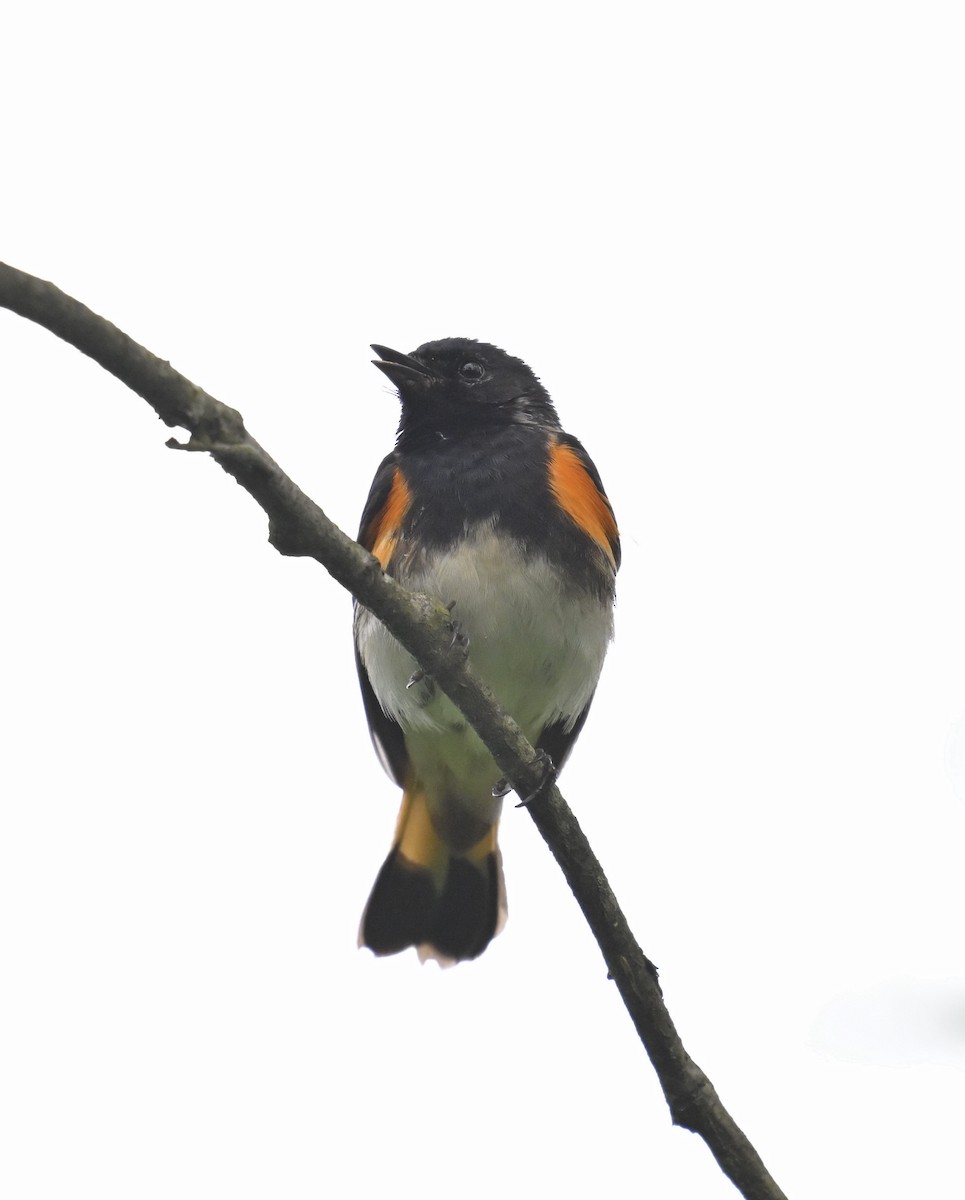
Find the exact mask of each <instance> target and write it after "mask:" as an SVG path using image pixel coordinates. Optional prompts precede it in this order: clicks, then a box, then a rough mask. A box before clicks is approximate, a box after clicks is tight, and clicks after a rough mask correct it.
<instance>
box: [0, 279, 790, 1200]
mask: <svg viewBox="0 0 965 1200" xmlns="http://www.w3.org/2000/svg"><path fill="white" fill-rule="evenodd" d="M0 305H2V306H4V307H6V308H9V309H11V310H12V311H14V312H16V313H19V314H20V315H21V316H23V317H27V318H28V319H29V320H31V321H35V322H36V323H37V324H39V325H42V326H44V327H45V328H46V329H49V330H50V331H51V332H52V333H55V334H57V336H58V337H61V338H63V339H64V340H65V341H67V342H69V343H70V344H71V345H72V346H76V347H77V349H78V350H81V351H82V352H83V353H84V354H87V355H89V356H90V357H91V358H93V359H94V360H95V361H96V362H98V363H100V365H101V366H102V367H104V369H105V370H107V371H110V372H111V374H112V375H115V376H117V378H118V379H120V380H121V381H122V382H124V383H126V384H127V385H128V387H130V388H132V389H133V390H134V391H135V392H137V393H138V395H140V396H143V398H144V399H145V400H147V402H148V403H149V404H150V405H151V406H152V407H153V408H154V409H155V411H156V412H157V414H158V416H160V418H161V419H162V420H163V421H164V422H165V423H166V424H167V425H170V426H172V427H182V428H184V429H186V430H188V432H189V433H190V435H191V436H190V440H189V441H188V442H187V443H186V445H184V446H183V447H182V446H181V444H180V443H178V442H176V441H174V440H172V441H169V442H168V445H170V446H172V447H175V448H183V449H187V450H200V451H206V452H207V453H209V454H210V455H211V457H212V458H213V459H215V461H216V462H218V463H219V464H220V465H221V466H222V467H223V468H224V470H225V471H227V472H228V474H230V475H231V476H233V477H234V478H235V479H236V480H237V481H238V483H240V484H241V486H242V487H243V488H245V489H246V490H247V491H248V492H249V493H250V494H251V495H252V496H253V497H254V498H255V500H257V502H258V503H259V504H260V505H261V507H262V508H263V509H264V510H265V512H266V513H267V514H268V519H269V540H270V541H271V543H272V545H273V546H275V548H276V549H277V550H278V551H279V552H280V553H281V554H287V555H298V556H306V557H310V558H314V559H316V560H317V561H318V562H319V563H321V564H322V565H323V566H324V567H325V568H326V570H328V571H329V572H330V574H331V575H332V576H333V577H334V578H335V579H337V580H338V582H339V583H341V584H342V585H343V587H346V588H347V589H348V590H349V591H350V592H351V593H352V594H353V595H354V596H355V597H356V599H357V600H358V601H359V603H360V604H363V605H364V606H365V607H366V608H368V609H370V610H371V611H372V612H373V613H375V615H376V616H377V617H378V618H379V619H380V620H381V621H382V622H383V623H384V624H385V625H386V627H387V628H388V629H389V630H390V631H391V632H392V634H393V635H394V636H395V637H396V638H397V639H398V640H399V641H400V642H401V643H402V645H403V646H404V647H405V648H406V649H407V650H408V651H409V653H410V654H412V656H413V657H414V658H415V659H416V660H417V661H418V662H419V664H420V665H421V667H422V668H423V669H424V670H425V671H426V673H428V674H430V675H431V676H432V677H433V679H434V681H435V682H436V684H437V685H438V686H439V687H441V688H442V690H443V691H444V692H445V693H446V695H447V696H449V698H450V699H451V700H452V701H453V703H454V704H455V705H456V706H457V707H458V708H459V709H460V711H461V712H462V713H463V714H464V715H465V716H466V718H467V719H468V721H469V723H470V724H471V725H472V727H473V728H474V729H475V730H476V732H477V733H478V734H479V736H480V737H481V738H482V740H483V742H484V743H485V745H486V747H487V748H488V749H489V751H490V753H491V754H492V756H493V758H494V759H495V761H496V763H497V765H498V767H499V769H500V771H502V773H503V774H504V775H505V776H506V778H507V779H508V780H509V782H510V783H511V784H512V786H513V789H514V790H515V791H516V793H517V794H518V795H520V796H534V799H533V800H532V801H531V802H530V803H529V804H528V805H527V807H528V809H529V812H530V815H531V816H532V818H533V820H534V821H535V823H536V826H537V828H538V829H539V831H540V833H541V834H542V836H543V838H544V839H545V841H546V843H547V845H548V846H549V848H550V850H551V851H552V853H553V855H554V857H555V858H556V860H557V862H558V863H559V865H560V867H561V869H562V871H563V874H564V875H565V876H566V880H567V882H568V883H569V885H570V887H571V888H572V890H573V894H574V895H575V896H576V899H577V902H578V903H579V905H580V908H581V909H582V910H583V913H584V916H585V917H586V920H587V922H588V923H589V925H590V928H591V929H592V931H593V935H594V937H595V938H596V940H597V942H598V944H599V946H600V949H601V951H602V953H603V958H604V960H605V962H606V965H607V969H608V971H609V974H610V976H611V977H612V978H613V980H614V981H615V982H616V985H617V987H618V988H619V991H620V995H621V996H622V998H623V1002H624V1004H625V1005H626V1007H627V1010H628V1012H629V1013H630V1017H631V1019H632V1020H633V1024H634V1026H635V1027H636V1030H637V1033H638V1034H639V1036H640V1040H641V1041H642V1042H643V1044H644V1046H645V1048H646V1050H647V1053H648V1055H649V1056H650V1060H651V1062H652V1063H653V1066H654V1068H655V1070H656V1072H657V1076H658V1078H659V1080H660V1084H661V1087H662V1088H663V1091H664V1095H665V1096H666V1099H667V1103H668V1105H669V1107H670V1112H671V1116H672V1118H673V1120H674V1123H675V1124H677V1125H681V1126H683V1127H684V1128H686V1129H691V1130H693V1131H694V1132H695V1133H699V1134H700V1136H701V1137H702V1138H703V1139H704V1140H705V1141H706V1143H707V1145H708V1146H709V1147H710V1150H711V1152H712V1153H713V1155H714V1157H715V1158H716V1159H717V1162H718V1163H719V1164H720V1167H721V1169H722V1170H723V1171H724V1173H725V1174H726V1175H727V1176H728V1178H730V1179H731V1180H732V1182H733V1183H734V1184H735V1186H736V1187H737V1189H738V1190H739V1191H740V1193H741V1195H743V1196H745V1197H747V1200H784V1193H783V1192H782V1191H781V1190H780V1188H779V1187H778V1186H777V1184H776V1183H775V1182H774V1180H773V1179H772V1178H771V1176H770V1175H769V1174H768V1172H767V1170H766V1168H765V1167H764V1164H763V1163H762V1162H761V1159H760V1157H759V1156H758V1154H757V1151H756V1150H755V1149H754V1147H753V1146H752V1145H751V1143H750V1142H749V1141H748V1139H747V1138H746V1137H745V1136H744V1134H743V1133H742V1132H741V1130H740V1129H739V1128H738V1127H737V1125H736V1123H735V1122H734V1120H733V1118H732V1117H731V1116H730V1114H729V1113H728V1112H727V1110H726V1109H725V1108H724V1106H723V1105H722V1104H721V1102H720V1100H719V1098H718V1096H717V1093H716V1091H715V1090H714V1088H713V1086H712V1084H711V1082H710V1080H709V1079H708V1078H707V1076H706V1075H705V1074H704V1073H703V1071H701V1069H700V1068H699V1067H698V1066H697V1065H696V1063H694V1061H693V1060H692V1059H691V1058H690V1056H689V1055H688V1054H687V1052H686V1050H685V1049H684V1047H683V1044H682V1042H681V1041H680V1038H679V1036H678V1034H677V1031H676V1029H675V1028H674V1025H673V1022H672V1021H671V1019H670V1014H669V1012H668V1011H667V1007H666V1005H665V1004H664V1002H663V998H662V996H661V993H660V987H659V985H658V983H657V979H656V971H655V970H654V968H653V967H652V965H651V964H650V962H649V960H648V959H647V958H646V956H645V955H644V953H643V951H642V950H641V949H640V947H639V946H638V945H637V942H636V940H635V939H634V937H633V934H632V933H631V932H630V928H629V926H628V924H627V921H626V917H625V916H624V915H623V912H622V910H621V909H620V906H619V904H618V903H617V900H616V897H615V896H614V894H613V892H612V890H611V888H610V885H609V883H608V882H607V879H606V876H605V875H604V873H603V868H602V867H601V866H600V863H599V861H598V860H597V858H596V855H595V854H594V853H593V851H592V849H591V848H590V844H589V842H588V841H587V840H586V837H585V836H584V834H583V831H582V830H581V829H580V826H579V824H578V822H577V820H576V817H575V816H574V815H573V812H572V810H571V809H570V807H569V806H568V805H567V803H566V801H565V800H564V799H563V797H562V796H561V795H560V792H559V789H558V788H557V787H556V786H555V785H547V784H546V779H545V767H544V763H543V760H542V758H541V757H540V756H539V755H538V754H537V753H536V751H535V750H534V749H533V747H532V746H531V745H530V744H529V743H528V742H527V741H526V739H525V738H524V737H523V735H522V734H521V732H520V730H519V728H518V726H517V725H516V724H515V722H514V721H513V720H512V719H511V718H510V717H508V716H507V715H506V714H505V713H503V712H502V711H501V710H500V709H499V707H498V706H497V705H496V703H495V701H494V700H493V697H492V694H491V693H490V692H489V691H488V689H487V688H486V687H485V686H483V685H482V684H481V683H480V682H479V681H478V680H477V679H476V678H475V677H474V676H473V674H472V672H471V670H470V667H469V663H468V661H467V655H466V652H465V649H464V648H463V647H462V646H461V645H460V644H459V642H458V641H456V643H455V644H454V642H453V638H452V625H451V620H452V618H451V616H450V614H449V612H448V611H447V610H446V609H445V608H444V607H443V605H442V604H440V603H439V602H438V601H437V600H433V599H431V598H429V597H427V596H421V595H417V594H413V593H410V592H407V591H405V589H404V588H402V587H400V586H399V584H397V583H396V582H395V581H394V580H392V579H390V578H389V577H388V576H386V575H384V574H383V573H382V570H381V568H380V567H379V564H378V562H377V561H376V560H375V559H374V558H373V557H372V556H371V555H370V554H368V553H367V552H366V551H365V550H363V549H362V547H361V546H359V545H358V544H357V543H356V542H354V541H353V540H352V539H351V538H350V537H348V536H347V535H346V534H344V533H343V532H342V531H341V530H340V529H338V528H337V527H336V526H335V525H333V524H332V522H331V521H330V520H329V519H328V518H327V517H326V516H325V514H324V513H323V512H322V510H321V509H320V508H319V507H318V505H317V504H315V503H314V501H312V500H311V499H309V497H308V496H306V495H305V493H304V492H302V491H301V490H300V489H299V488H298V487H297V486H296V485H295V484H294V483H293V482H292V481H291V480H290V479H289V478H288V476H287V475H285V474H284V472H283V471H282V470H281V468H280V467H279V466H278V464H277V463H275V462H274V460H273V459H272V458H270V457H269V455H268V454H267V453H266V452H265V451H264V450H263V449H262V448H261V446H259V445H258V443H257V442H256V441H255V440H254V438H252V437H251V435H250V434H249V433H248V431H247V430H246V429H245V426H244V422H243V420H242V418H241V416H240V414H239V413H238V412H236V411H235V410H234V409H232V408H229V407H228V406H227V405H224V404H222V403H220V402H219V401H218V400H215V399H214V397H212V396H209V395H208V393H207V392H205V391H203V390H202V389H201V388H199V387H196V386H195V385H194V384H193V383H191V381H190V380H188V379H185V377H184V376H183V375H181V374H179V373H178V372H177V371H175V370H174V368H173V367H172V366H171V365H170V363H167V362H164V361H162V360H161V359H159V358H156V357H155V356H154V355H153V354H151V353H150V352H149V351H148V350H145V349H144V347H142V346H139V345H138V344H137V343H136V342H134V341H133V340H132V339H131V338H129V337H128V336H127V334H125V333H123V332H122V331H121V330H119V329H117V328H116V327H115V326H114V325H111V324H110V322H108V321H106V320H104V318H103V317H100V316H98V315H97V314H96V313H93V312H91V310H90V309H88V308H85V307H84V305H82V304H80V303H79V302H78V301H76V300H73V299H72V298H71V297H70V296H67V295H65V294H64V293H63V292H61V291H60V290H59V289H58V288H56V287H54V285H53V284H51V283H46V282H44V281H43V280H40V279H36V278H35V277H34V276H32V275H27V274H25V273H24V272H22V271H17V270H15V269H14V268H12V267H8V266H6V265H4V264H2V263H0ZM544 785H545V786H544Z"/></svg>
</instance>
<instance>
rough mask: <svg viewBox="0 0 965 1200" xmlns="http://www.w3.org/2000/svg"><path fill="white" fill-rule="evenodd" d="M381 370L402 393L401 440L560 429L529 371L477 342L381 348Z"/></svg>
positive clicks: (543, 391) (448, 340)
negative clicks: (518, 427) (515, 427)
mask: <svg viewBox="0 0 965 1200" xmlns="http://www.w3.org/2000/svg"><path fill="white" fill-rule="evenodd" d="M372 349H373V350H374V351H375V352H376V354H378V356H379V357H378V358H377V359H375V360H374V361H375V365H376V366H377V367H378V368H379V370H380V371H384V372H385V374H386V375H388V377H389V379H391V380H392V382H393V383H394V384H395V386H396V387H397V388H398V389H399V399H400V400H401V402H402V419H401V421H400V423H399V436H400V437H402V436H405V435H412V434H417V433H427V432H434V433H443V434H446V435H453V434H456V433H458V432H460V431H463V430H478V429H485V428H487V427H489V428H491V427H493V426H497V425H512V424H524V425H540V426H543V427H547V428H557V427H558V426H559V420H558V418H557V416H556V411H555V409H554V408H553V402H552V400H550V398H549V393H548V392H547V391H546V389H545V388H544V387H543V385H542V384H541V383H540V381H539V380H538V379H537V378H536V376H535V375H534V374H533V372H532V371H531V370H530V369H529V367H528V366H527V365H526V364H525V363H524V362H523V361H522V359H519V358H513V357H512V355H509V354H507V353H506V352H505V351H504V350H500V349H499V348H498V347H497V346H490V345H487V344H486V342H476V341H473V340H472V339H471V338H443V340H442V341H439V342H426V343H425V345H424V346H420V347H419V349H418V350H415V351H413V352H412V354H400V353H399V351H398V350H390V349H389V348H388V347H387V346H375V345H373V347H372Z"/></svg>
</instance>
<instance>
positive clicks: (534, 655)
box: [357, 527, 613, 801]
mask: <svg viewBox="0 0 965 1200" xmlns="http://www.w3.org/2000/svg"><path fill="white" fill-rule="evenodd" d="M400 578H401V581H402V582H403V583H404V584H405V585H406V587H408V588H410V589H412V590H413V591H421V592H426V593H428V594H429V595H432V596H435V597H437V598H438V599H439V600H441V601H442V602H443V603H444V604H449V603H451V602H453V601H454V602H455V604H454V606H453V610H452V615H453V619H454V620H456V621H458V622H459V624H460V626H461V629H462V631H463V632H464V633H465V634H466V635H467V636H468V638H469V662H470V665H471V667H472V669H473V670H474V671H475V672H476V674H477V675H479V677H480V678H481V679H482V680H484V682H485V683H487V684H488V685H489V687H490V688H492V690H493V693H494V694H495V696H496V698H497V700H498V701H499V702H500V704H501V705H502V706H503V707H504V708H505V709H506V710H507V711H508V712H509V713H510V714H511V715H512V716H513V717H514V718H515V720H516V721H517V722H518V724H519V725H520V726H521V728H522V730H523V732H524V733H525V734H526V736H527V737H528V738H529V739H530V740H531V741H535V740H536V739H537V738H538V737H539V735H540V734H541V733H542V731H543V729H544V728H545V727H546V726H547V725H549V724H551V723H552V722H555V721H559V720H561V719H562V720H565V721H566V722H567V724H568V725H570V726H572V724H573V723H574V722H575V721H576V718H577V717H578V716H579V714H580V713H581V712H582V710H583V709H584V708H585V707H586V705H587V703H588V702H589V699H590V697H591V695H592V694H593V689H594V688H595V687H596V683H597V680H598V678H599V675H600V669H601V667H602V665H603V658H604V655H605V653H606V648H607V644H608V643H609V641H610V639H611V637H612V636H613V613H612V609H611V607H610V606H609V605H605V604H601V603H600V601H599V599H598V598H596V597H594V596H590V595H587V594H585V593H583V592H582V591H577V592H575V593H573V594H569V595H565V594H564V593H563V588H562V586H561V582H562V581H561V579H560V576H559V575H558V573H557V572H556V571H555V570H554V569H553V568H552V567H551V566H550V564H549V563H548V562H547V561H546V559H544V558H542V557H534V556H532V555H528V554H526V553H524V552H523V550H522V549H521V548H520V547H519V545H518V544H517V543H516V542H515V541H513V540H512V539H510V538H507V537H504V536H500V535H499V534H497V533H496V532H494V531H493V530H492V529H490V528H489V527H485V528H480V529H477V530H476V531H475V534H474V535H472V536H470V537H469V538H468V539H467V540H466V541H464V542H463V543H462V544H461V545H460V546H458V547H457V548H456V549H455V550H453V551H452V552H451V553H449V554H447V555H445V556H440V557H439V558H438V559H437V560H436V561H435V562H434V563H433V564H432V566H431V568H426V569H423V570H418V571H413V572H411V573H405V572H404V571H400ZM357 636H358V643H359V651H360V654H361V657H362V661H363V663H364V664H365V669H366V671H367V672H368V675H369V679H370V680H371V682H372V687H373V689H374V691H375V694H376V696H377V697H378V699H379V703H380V704H381V705H382V707H383V709H384V710H385V712H386V713H387V714H388V715H389V716H390V717H392V718H393V719H394V720H396V721H398V723H399V724H400V725H401V726H402V728H403V729H404V730H405V733H406V746H407V749H408V751H409V755H410V758H411V759H412V762H413V766H414V767H415V768H416V770H417V772H418V774H419V776H420V778H422V779H423V780H424V782H425V783H426V784H427V785H429V786H430V787H432V786H433V782H434V780H433V778H432V777H433V776H435V777H436V778H435V782H436V783H437V784H438V786H440V787H445V788H446V790H449V789H451V788H453V787H454V788H456V789H457V790H458V791H459V792H460V793H461V794H462V795H463V796H464V797H465V799H469V798H470V797H469V794H470V793H472V794H473V796H475V797H478V798H479V801H482V798H483V797H484V796H485V795H486V794H487V793H488V792H489V791H490V790H491V788H492V785H493V783H494V782H495V780H496V778H497V777H498V774H499V772H498V771H497V770H496V767H495V764H494V763H493V761H492V759H491V758H490V757H489V754H488V753H487V751H486V750H485V748H484V747H483V746H482V744H481V743H480V742H479V740H478V738H477V737H476V735H475V734H474V733H473V732H472V730H470V729H468V728H467V727H466V724H465V720H464V718H463V717H462V716H461V714H460V713H459V712H458V711H457V709H456V708H455V706H454V705H453V704H452V702H451V701H450V700H448V699H447V698H446V697H445V696H444V695H443V694H442V692H441V691H439V689H438V688H435V687H434V686H433V685H432V684H431V681H430V682H429V683H427V684H419V685H416V686H414V687H411V688H407V687H406V684H407V683H408V682H409V680H410V679H411V677H412V674H413V672H414V671H415V670H416V664H415V662H414V660H413V659H412V657H411V656H410V655H409V654H408V653H406V651H405V650H403V649H402V647H401V646H400V645H399V644H398V642H396V640H395V639H394V638H393V637H392V636H391V635H390V634H389V633H388V632H387V631H386V629H385V627H384V626H383V625H382V624H381V623H380V622H379V621H377V620H376V619H375V618H374V617H373V616H372V615H371V614H370V613H369V612H367V611H366V610H365V609H361V608H360V609H359V610H358V617H357ZM443 777H445V782H444V781H443ZM433 790H435V788H433Z"/></svg>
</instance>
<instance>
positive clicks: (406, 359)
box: [372, 342, 436, 388]
mask: <svg viewBox="0 0 965 1200" xmlns="http://www.w3.org/2000/svg"><path fill="white" fill-rule="evenodd" d="M372 349H373V350H374V351H375V353H376V354H377V355H378V356H379V357H378V358H373V359H372V362H373V363H374V365H375V366H377V367H378V368H379V370H380V371H382V372H384V374H386V375H388V377H389V378H390V379H391V380H392V382H393V383H394V384H395V386H396V387H398V388H401V387H404V386H405V384H407V383H413V382H415V381H416V380H419V381H425V380H428V379H435V377H436V375H435V372H434V371H432V370H430V369H429V368H428V367H427V366H425V364H424V363H421V362H417V361H416V359H414V358H412V357H411V355H408V354H402V353H400V352H399V351H398V350H390V349H389V347H388V346H378V345H376V344H375V343H374V342H373V344H372Z"/></svg>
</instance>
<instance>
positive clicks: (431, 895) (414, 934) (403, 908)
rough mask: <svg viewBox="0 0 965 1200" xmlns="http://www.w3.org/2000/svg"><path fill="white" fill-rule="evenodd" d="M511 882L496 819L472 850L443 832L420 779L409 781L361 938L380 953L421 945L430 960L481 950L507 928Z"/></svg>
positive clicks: (447, 959)
mask: <svg viewBox="0 0 965 1200" xmlns="http://www.w3.org/2000/svg"><path fill="white" fill-rule="evenodd" d="M505 918H506V890H505V886H504V883H503V871H502V862H501V857H500V854H499V849H498V847H497V845H496V826H495V825H492V826H491V827H490V829H489V830H488V832H487V833H486V834H485V835H484V837H483V838H481V839H480V841H479V842H477V843H476V845H475V846H472V847H471V848H470V849H468V850H467V851H465V853H461V854H458V853H455V852H454V851H453V850H451V849H450V847H448V846H447V845H446V844H445V843H444V842H443V841H442V839H441V838H440V837H439V835H438V833H437V832H436V830H435V828H434V826H433V825H432V822H431V820H430V818H429V814H428V807H427V805H426V801H425V795H424V793H422V791H421V790H420V789H419V787H418V785H411V786H407V787H406V791H405V796H404V797H403V802H402V812H401V814H400V817H399V824H398V827H397V829H396V837H395V844H394V845H393V847H392V849H391V850H390V851H389V856H388V858H386V860H385V862H384V863H383V864H382V868H381V870H380V871H379V874H378V876H377V877H376V880H375V886H374V887H373V888H372V894H371V895H370V896H369V901H368V904H367V905H366V906H365V912H364V913H363V915H362V927H361V930H360V932H359V945H362V946H367V947H368V948H369V949H370V950H372V951H373V952H374V953H375V954H377V955H380V956H381V955H386V954H398V953H399V951H401V950H405V949H407V948H408V947H409V946H415V947H417V949H418V951H419V957H420V958H421V959H422V961H423V962H424V961H425V960H426V959H429V958H434V959H436V960H437V961H438V962H440V963H441V964H442V965H444V966H446V965H450V964H452V963H457V962H462V961H463V960H465V959H470V958H477V957H478V956H479V955H480V954H482V952H483V950H485V949H486V947H487V946H488V945H489V943H490V942H491V941H492V939H493V938H494V937H495V936H496V934H497V933H498V932H499V930H500V929H501V928H502V926H503V923H504V921H505Z"/></svg>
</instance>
